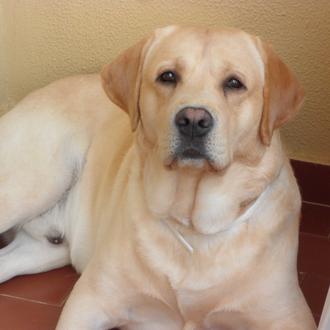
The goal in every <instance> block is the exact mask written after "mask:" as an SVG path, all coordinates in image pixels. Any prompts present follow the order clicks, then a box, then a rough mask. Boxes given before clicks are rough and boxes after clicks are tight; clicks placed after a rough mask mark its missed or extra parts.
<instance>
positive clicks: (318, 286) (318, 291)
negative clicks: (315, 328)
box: [301, 274, 330, 315]
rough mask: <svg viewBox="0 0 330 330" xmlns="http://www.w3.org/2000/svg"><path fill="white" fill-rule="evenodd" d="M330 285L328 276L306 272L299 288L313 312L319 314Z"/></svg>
mask: <svg viewBox="0 0 330 330" xmlns="http://www.w3.org/2000/svg"><path fill="white" fill-rule="evenodd" d="M329 285H330V277H329V278H326V277H322V276H317V275H311V274H307V275H306V276H305V278H304V281H303V283H302V284H301V289H302V291H303V293H304V295H305V297H306V300H307V302H308V304H309V307H310V308H311V310H312V312H313V314H315V315H321V313H322V309H323V306H324V303H325V298H326V296H327V293H328V289H329Z"/></svg>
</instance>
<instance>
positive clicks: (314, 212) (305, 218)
mask: <svg viewBox="0 0 330 330" xmlns="http://www.w3.org/2000/svg"><path fill="white" fill-rule="evenodd" d="M300 231H301V232H303V233H309V234H314V235H319V236H324V237H328V236H329V235H330V207H327V206H320V205H315V204H309V203H303V204H302V216H301V223H300Z"/></svg>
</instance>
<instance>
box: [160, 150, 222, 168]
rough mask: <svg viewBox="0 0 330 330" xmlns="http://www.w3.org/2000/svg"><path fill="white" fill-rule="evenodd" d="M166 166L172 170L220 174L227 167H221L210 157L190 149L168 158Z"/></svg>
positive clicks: (165, 162)
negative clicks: (181, 169) (184, 169)
mask: <svg viewBox="0 0 330 330" xmlns="http://www.w3.org/2000/svg"><path fill="white" fill-rule="evenodd" d="M164 165H165V167H166V168H168V169H171V170H175V169H180V168H187V169H192V170H200V171H211V172H215V171H216V172H219V171H222V170H223V169H224V168H225V166H221V165H220V166H219V164H217V163H216V162H214V161H213V160H212V158H210V157H209V156H208V155H204V154H202V153H200V152H199V151H198V150H189V149H187V150H185V151H183V152H181V153H175V154H172V155H170V156H168V157H167V158H166V159H165V161H164Z"/></svg>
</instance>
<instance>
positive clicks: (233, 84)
mask: <svg viewBox="0 0 330 330" xmlns="http://www.w3.org/2000/svg"><path fill="white" fill-rule="evenodd" d="M223 87H224V89H225V90H226V89H227V90H240V89H246V87H245V86H244V84H243V83H242V82H241V81H240V80H239V79H237V78H236V77H230V78H229V79H227V80H226V81H225V82H224V85H223Z"/></svg>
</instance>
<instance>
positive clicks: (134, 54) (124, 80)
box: [101, 37, 153, 131]
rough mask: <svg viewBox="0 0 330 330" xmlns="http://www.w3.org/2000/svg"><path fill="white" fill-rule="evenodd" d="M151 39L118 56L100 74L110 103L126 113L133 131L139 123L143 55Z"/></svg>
mask: <svg viewBox="0 0 330 330" xmlns="http://www.w3.org/2000/svg"><path fill="white" fill-rule="evenodd" d="M152 40H153V37H150V38H145V39H143V40H141V41H140V42H138V43H137V44H136V45H134V46H132V47H130V48H129V49H127V50H126V51H124V52H123V53H122V54H120V55H119V56H118V57H117V58H116V59H115V60H114V61H113V62H112V63H110V64H108V65H106V66H105V67H104V68H103V69H102V72H101V78H102V85H103V89H104V90H105V92H106V94H107V95H108V97H109V98H110V100H111V101H112V102H114V103H115V104H117V105H118V106H119V107H120V108H122V109H123V110H124V111H126V112H127V113H128V115H129V117H130V120H131V126H132V130H133V131H135V130H136V128H137V125H138V122H139V117H140V109H139V96H140V86H141V80H142V77H141V75H142V67H143V63H144V58H145V54H146V52H147V50H148V48H149V46H150V45H151V43H152Z"/></svg>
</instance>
